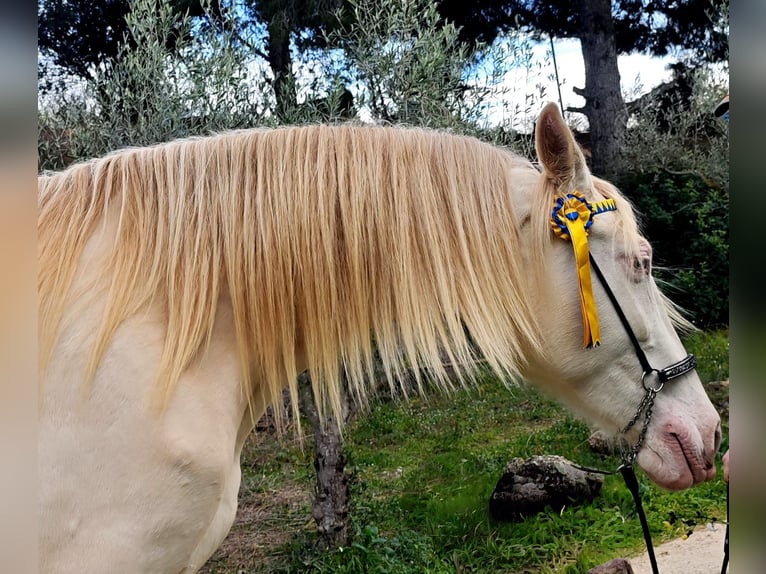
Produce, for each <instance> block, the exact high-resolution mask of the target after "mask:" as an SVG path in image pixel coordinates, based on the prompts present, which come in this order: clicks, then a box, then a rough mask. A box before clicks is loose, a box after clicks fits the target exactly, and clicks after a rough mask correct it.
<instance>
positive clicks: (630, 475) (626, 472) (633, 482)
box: [619, 464, 660, 574]
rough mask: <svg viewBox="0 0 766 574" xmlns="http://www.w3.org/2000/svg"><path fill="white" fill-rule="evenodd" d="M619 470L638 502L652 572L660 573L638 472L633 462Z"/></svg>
mask: <svg viewBox="0 0 766 574" xmlns="http://www.w3.org/2000/svg"><path fill="white" fill-rule="evenodd" d="M619 470H620V474H621V475H622V479H623V480H624V481H625V486H627V487H628V490H630V493H631V494H632V495H633V501H634V502H635V503H636V512H637V513H638V519H639V520H640V521H641V530H642V532H643V533H644V542H646V551H647V552H648V553H649V562H651V564H652V572H653V573H654V574H659V571H660V569H659V567H658V566H657V558H656V556H655V555H654V545H653V544H652V535H651V534H650V533H649V523H648V522H647V521H646V514H645V513H644V506H643V504H641V496H640V495H639V493H638V479H637V478H636V472H635V471H634V470H633V465H632V464H630V465H622V466H621V467H620V469H619Z"/></svg>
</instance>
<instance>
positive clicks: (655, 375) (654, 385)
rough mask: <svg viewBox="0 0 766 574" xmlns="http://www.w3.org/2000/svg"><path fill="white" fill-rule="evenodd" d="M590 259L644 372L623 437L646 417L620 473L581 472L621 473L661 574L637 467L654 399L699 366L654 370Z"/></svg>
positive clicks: (690, 358) (685, 363)
mask: <svg viewBox="0 0 766 574" xmlns="http://www.w3.org/2000/svg"><path fill="white" fill-rule="evenodd" d="M588 256H589V257H590V263H591V266H592V268H593V270H594V271H595V272H596V276H597V277H598V279H599V281H600V282H601V286H602V287H603V288H604V291H606V294H607V296H608V297H609V300H610V301H611V302H612V305H613V306H614V310H615V311H616V312H617V316H618V317H619V318H620V322H621V323H622V326H623V327H624V328H625V332H626V333H627V334H628V338H630V342H631V343H632V344H633V348H634V350H635V351H636V357H637V358H638V362H639V363H640V364H641V368H642V369H643V371H644V372H643V375H641V384H642V386H643V387H644V397H643V398H642V399H641V402H640V403H639V405H638V408H637V409H636V414H635V415H633V418H632V419H631V420H630V421H629V422H628V424H627V425H625V427H623V428H622V430H621V431H620V432H621V433H622V434H625V433H627V432H628V431H629V430H630V429H631V428H632V427H633V426H634V425H635V424H636V423H637V422H638V420H639V419H640V418H641V415H642V414H643V415H644V422H643V424H642V426H641V431H640V432H639V435H638V440H637V441H636V444H635V445H633V447H632V448H631V449H630V450H629V451H627V452H623V453H622V464H620V466H619V467H618V468H617V470H614V471H603V470H597V469H592V468H585V467H579V468H581V469H582V470H586V471H588V472H598V473H599V474H617V473H618V472H619V473H620V474H621V475H622V478H623V480H624V481H625V485H626V486H627V487H628V490H630V493H631V495H632V496H633V500H634V501H635V503H636V511H637V513H638V518H639V520H640V521H641V530H642V531H643V534H644V541H645V542H646V549H647V551H648V554H649V561H650V562H651V564H652V572H653V573H654V574H658V573H659V568H658V567H657V558H656V557H655V555H654V546H653V545H652V537H651V534H650V533H649V524H648V523H647V521H646V514H645V513H644V508H643V505H642V504H641V496H640V495H639V492H638V479H637V478H636V473H635V471H634V470H633V463H634V462H635V460H636V457H637V456H638V451H639V450H641V447H642V446H643V444H644V438H645V437H646V431H647V429H648V428H649V423H650V422H651V419H652V409H653V408H654V399H655V397H656V396H657V393H659V392H660V391H661V390H662V389H663V387H664V386H665V383H666V382H668V381H671V380H673V379H675V378H677V377H680V376H681V375H685V374H686V373H688V372H689V371H692V370H694V368H695V367H696V366H697V359H696V357H695V356H694V355H691V354H689V355H687V356H686V358H684V359H682V360H680V361H678V362H677V363H673V364H672V365H670V366H668V367H665V368H664V369H656V368H654V367H652V365H651V364H650V363H649V359H648V358H647V356H646V353H644V350H643V349H642V348H641V344H640V343H639V342H638V338H637V337H636V334H635V333H634V332H633V328H632V327H631V326H630V323H629V322H628V319H627V317H626V316H625V313H624V312H623V310H622V307H620V304H619V302H618V301H617V297H615V295H614V292H613V291H612V289H611V288H610V287H609V283H607V281H606V278H605V277H604V274H603V273H602V272H601V269H599V267H598V265H597V264H596V260H595V259H593V255H592V254H590V253H589V254H588Z"/></svg>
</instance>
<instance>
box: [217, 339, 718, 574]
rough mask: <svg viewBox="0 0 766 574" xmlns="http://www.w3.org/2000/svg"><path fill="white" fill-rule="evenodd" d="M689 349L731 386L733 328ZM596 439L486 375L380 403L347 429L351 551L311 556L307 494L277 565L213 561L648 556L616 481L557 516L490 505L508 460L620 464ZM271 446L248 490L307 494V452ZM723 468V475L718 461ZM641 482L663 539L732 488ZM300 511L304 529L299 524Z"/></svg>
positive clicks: (595, 560) (549, 562)
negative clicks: (512, 515) (506, 517)
mask: <svg viewBox="0 0 766 574" xmlns="http://www.w3.org/2000/svg"><path fill="white" fill-rule="evenodd" d="M685 343H686V346H687V348H688V349H689V350H690V352H693V353H695V354H696V355H697V356H698V359H699V368H698V372H699V373H700V376H701V378H702V379H703V382H705V383H714V382H715V381H720V380H725V379H727V378H728V333H727V332H726V331H721V332H715V333H700V334H695V335H694V336H692V337H690V338H688V339H687V340H686V341H685ZM706 388H708V391H709V394H710V396H711V400H712V401H713V402H714V404H716V406H717V407H719V410H720V411H721V412H722V415H723V416H722V418H723V427H724V444H723V446H722V450H721V453H723V452H725V449H726V448H728V387H726V386H725V385H720V384H719V385H716V384H710V385H707V387H706ZM589 435H590V429H589V428H588V426H587V425H585V424H584V423H582V422H581V421H579V420H577V419H575V418H573V417H572V416H571V415H569V414H568V413H567V412H566V411H565V410H563V409H562V408H561V407H559V406H558V404H557V403H555V402H554V401H552V400H550V399H549V398H547V397H544V396H542V395H541V394H540V393H539V392H537V391H536V390H534V389H533V388H528V387H518V388H514V389H512V390H510V391H509V390H508V389H507V388H506V387H505V386H504V385H503V384H502V382H500V381H498V380H497V379H495V378H494V377H491V376H485V377H483V378H482V379H481V380H480V382H479V385H478V386H477V387H476V388H474V389H471V390H466V391H461V392H457V393H454V394H452V395H450V396H444V395H442V396H434V397H429V398H428V399H423V398H418V399H415V400H411V401H408V402H397V401H391V400H380V401H378V402H377V403H376V404H375V405H374V406H373V408H372V409H371V412H370V413H369V414H368V415H366V416H364V417H360V418H358V419H357V420H356V421H355V422H353V423H352V424H351V426H350V428H349V429H348V434H347V442H346V452H347V456H348V461H349V464H348V467H347V470H348V471H349V472H350V475H351V488H352V509H351V519H352V529H353V531H354V533H355V535H354V538H353V541H352V543H351V544H350V545H349V546H348V547H346V548H342V549H338V550H336V551H333V552H319V551H316V550H314V546H313V542H314V541H315V533H314V531H313V528H312V525H311V521H310V517H309V514H310V503H309V500H310V499H309V498H308V497H307V498H305V499H304V500H303V502H302V506H301V505H298V506H297V507H294V508H291V509H289V512H287V513H286V514H285V515H284V516H285V520H284V522H285V525H287V523H291V524H292V526H293V528H294V529H293V531H292V533H290V534H289V535H287V536H288V541H287V542H285V543H283V544H281V545H276V546H275V547H273V548H272V549H271V551H270V552H271V554H270V557H271V558H270V559H267V560H265V561H261V562H260V563H259V564H250V565H248V566H246V567H244V568H243V567H242V565H239V566H237V565H227V564H225V563H221V562H218V563H217V566H216V568H212V569H209V570H208V571H209V572H284V573H288V572H317V573H322V572H328V573H329V572H332V573H337V574H343V573H392V574H395V573H402V574H410V573H412V574H414V573H447V572H449V573H456V572H457V573H467V572H476V573H484V572H515V573H526V572H528V573H533V572H534V573H540V574H545V573H549V572H564V573H570V574H575V573H585V572H586V571H587V570H588V569H589V568H592V567H593V566H596V565H598V564H601V563H603V562H605V561H607V560H609V559H611V558H616V557H620V556H627V555H630V554H632V553H636V552H640V551H642V550H643V538H642V534H641V528H640V524H639V522H638V518H637V517H636V515H635V507H634V504H633V500H632V498H631V496H630V493H629V492H628V490H627V489H626V488H625V487H624V485H623V484H622V480H621V478H620V477H618V476H615V477H612V476H608V477H606V478H605V481H604V486H603V489H602V493H601V495H600V496H599V497H597V498H596V499H595V500H594V501H593V502H592V503H591V504H589V505H586V506H577V507H571V508H564V509H563V510H561V511H559V509H548V510H547V511H545V512H543V513H541V514H539V515H536V516H534V517H530V518H528V519H526V520H524V521H522V522H517V523H513V524H510V523H500V522H495V521H493V520H492V519H491V518H490V517H489V513H488V500H489V497H490V495H491V493H492V491H493V489H494V487H495V485H496V483H497V481H498V479H499V478H500V476H501V474H502V472H503V469H504V467H505V465H506V464H507V463H508V461H509V460H510V459H511V458H513V457H523V458H526V457H529V456H532V455H535V454H560V455H562V456H564V457H566V458H568V459H570V460H573V461H577V462H578V463H580V464H586V465H593V466H597V467H601V468H615V467H616V466H617V465H618V464H619V461H618V460H617V458H616V457H609V456H602V455H597V454H594V453H593V452H591V451H590V449H589V447H588V443H587V439H588V436H589ZM263 446H264V445H261V448H260V449H258V454H256V452H255V451H252V452H251V451H248V453H247V454H246V456H245V457H244V460H243V492H244V493H245V494H246V493H247V492H252V491H253V490H255V491H256V492H257V491H258V489H261V490H262V491H264V492H276V489H278V488H279V487H280V485H293V487H295V486H299V485H302V486H303V488H305V492H307V493H309V492H311V489H312V481H313V473H312V461H311V453H310V449H306V450H305V451H301V450H300V449H299V448H298V447H297V446H289V444H288V446H285V445H284V444H279V445H278V444H277V443H274V444H272V445H271V446H267V447H266V448H265V452H264V448H263ZM251 457H255V459H252V458H251ZM248 459H251V461H248ZM253 461H254V462H253ZM718 464H719V477H720V457H719V462H718ZM638 475H639V481H640V485H641V490H642V500H643V504H644V508H645V510H646V513H647V516H648V519H649V522H650V528H651V531H652V536H653V539H654V541H655V544H660V543H661V542H662V541H664V540H667V539H670V538H674V537H678V536H680V535H684V534H686V533H687V532H689V531H691V530H693V529H694V528H695V527H698V526H701V525H704V524H705V523H707V522H711V521H712V522H714V521H723V520H725V518H726V498H725V497H726V489H725V485H724V483H723V481H722V480H720V478H719V479H716V480H714V481H712V482H710V483H706V484H704V485H700V486H698V487H695V488H693V489H690V490H687V491H683V492H679V493H668V492H665V491H663V490H661V489H659V488H658V487H656V486H655V485H653V484H652V483H650V482H649V481H648V479H647V478H646V477H645V476H644V475H643V473H642V472H641V471H640V470H638ZM241 498H242V496H241ZM301 512H305V514H303V516H304V517H305V522H303V527H302V528H295V526H296V522H300V520H299V519H298V516H300V515H301ZM291 517H292V518H291ZM274 522H279V521H278V520H275V521H274ZM271 527H272V528H278V526H277V525H276V524H271ZM218 567H220V569H218Z"/></svg>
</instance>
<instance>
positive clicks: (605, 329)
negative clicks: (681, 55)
mask: <svg viewBox="0 0 766 574" xmlns="http://www.w3.org/2000/svg"><path fill="white" fill-rule="evenodd" d="M536 146H537V152H538V156H539V159H540V162H541V166H542V172H540V171H538V170H537V169H535V167H534V166H533V165H532V164H530V163H528V162H527V161H525V160H522V159H520V158H519V157H517V156H515V155H513V154H512V153H510V152H508V151H506V150H502V149H497V148H495V147H492V146H489V145H487V144H484V143H481V142H479V141H478V140H476V139H472V138H468V137H459V136H454V135H448V134H446V133H438V132H433V131H425V130H419V129H404V128H389V127H386V128H383V127H359V126H356V127H353V126H311V127H293V128H283V129H277V130H247V131H239V132H234V133H228V134H223V135H218V136H215V137H210V138H203V139H187V140H181V141H175V142H171V143H168V144H163V145H158V146H154V147H148V148H143V149H130V150H125V151H121V152H119V153H115V154H112V155H109V156H107V157H105V158H102V159H98V160H94V161H90V162H87V163H82V164H79V165H75V166H73V167H71V168H69V169H67V170H66V171H64V172H62V173H57V174H54V175H48V176H41V177H40V178H39V203H40V213H39V297H40V325H39V332H40V370H41V379H40V380H41V389H40V396H41V400H40V423H39V427H40V437H39V473H40V476H39V479H40V480H39V484H40V519H39V520H40V522H39V524H40V552H41V565H42V569H43V571H45V572H61V573H72V574H74V573H76V574H85V573H98V574H103V573H105V572H109V573H111V574H113V573H119V572H126V573H131V574H135V573H139V572H169V573H174V574H175V573H178V572H193V571H195V570H197V569H198V568H199V567H200V566H201V565H202V564H204V562H205V561H206V560H207V559H208V557H209V556H210V555H211V554H212V553H213V552H214V551H215V550H216V548H217V547H218V546H219V544H220V543H221V542H222V540H223V539H224V537H225V536H226V534H227V532H228V530H229V528H230V526H231V524H232V522H233V520H234V515H235V510H236V506H237V491H238V488H239V483H240V467H239V464H240V461H239V458H240V452H241V449H242V445H243V442H244V441H245V438H246V437H247V436H248V433H250V431H251V429H252V428H253V423H254V421H255V420H257V419H258V418H259V416H260V415H261V414H262V413H263V412H264V410H265V409H266V407H267V405H268V404H270V403H272V402H274V401H275V400H279V398H280V397H281V390H282V389H283V388H285V387H287V388H289V390H290V391H291V392H292V393H293V394H295V392H296V378H297V375H298V374H299V373H300V372H301V371H303V370H304V369H307V368H308V369H310V372H311V373H312V381H313V385H314V393H315V396H316V397H317V401H318V404H319V406H320V407H321V408H322V410H323V412H324V413H329V414H333V413H337V411H338V409H339V408H340V403H339V396H340V394H339V393H340V391H339V381H341V380H343V379H344V378H345V379H346V380H347V381H348V385H349V389H350V392H351V394H352V395H353V396H354V397H355V398H356V399H357V400H361V401H364V398H365V396H366V388H367V387H366V386H365V385H366V381H367V380H369V377H367V374H368V373H371V372H372V371H373V347H375V348H376V349H377V351H378V352H379V354H380V357H381V360H382V363H383V366H384V370H385V372H386V373H387V377H388V379H389V382H390V384H391V385H395V384H396V383H395V381H397V380H399V378H398V376H399V375H401V374H402V373H403V372H404V370H405V369H407V370H414V371H415V372H416V373H425V375H424V376H427V377H428V378H429V379H430V380H433V381H435V382H436V383H437V384H440V385H442V386H449V385H450V384H451V383H450V379H448V378H447V375H446V373H445V371H444V368H443V367H442V362H443V358H444V357H445V356H447V357H449V359H450V361H451V362H452V363H454V364H462V365H471V364H473V363H475V361H476V359H477V358H479V357H481V358H482V359H483V360H485V361H486V362H488V363H489V364H490V365H491V366H492V367H493V368H494V369H496V370H497V372H499V373H500V374H502V375H504V376H512V377H518V376H522V377H525V378H527V379H528V380H530V381H532V382H533V383H535V384H537V385H539V386H540V387H542V388H543V389H546V390H547V391H549V392H550V393H552V394H553V395H555V396H557V397H559V398H560V399H561V400H562V401H563V402H565V403H566V404H568V405H570V406H571V407H572V408H573V409H575V410H576V411H578V412H579V413H581V414H582V415H584V416H585V417H587V418H588V419H589V420H590V421H592V422H593V423H597V424H599V425H600V426H602V427H603V428H605V429H608V430H610V431H615V430H617V429H622V428H624V427H625V425H626V423H627V422H628V421H629V420H630V419H631V418H632V417H633V416H634V414H635V413H636V408H637V405H638V404H639V403H640V401H641V400H642V397H643V396H644V391H643V388H642V368H641V365H640V364H639V362H638V361H637V360H636V354H635V352H634V350H633V348H632V346H631V342H630V340H629V337H628V335H627V334H626V330H625V328H624V326H623V325H622V324H621V322H620V320H619V319H618V317H617V315H616V312H615V308H614V306H612V305H610V302H609V301H608V300H607V298H606V295H605V292H604V289H603V288H602V287H601V286H600V283H598V282H597V281H594V282H593V284H592V285H590V286H588V285H584V284H583V281H586V283H587V281H589V279H588V278H587V277H585V276H584V275H582V274H581V273H579V272H578V269H577V264H580V263H582V261H581V258H580V256H578V258H577V264H576V261H575V257H574V256H573V249H572V242H567V241H562V240H561V239H560V238H558V237H556V235H555V234H554V233H553V232H552V231H551V225H550V220H551V214H552V208H553V206H554V204H555V203H556V201H557V199H558V198H566V197H567V195H568V194H570V193H573V192H575V191H576V192H579V193H580V194H581V195H580V196H577V197H580V198H581V199H582V200H583V202H584V204H585V205H586V206H588V207H589V208H590V207H592V206H594V205H596V206H602V205H608V206H609V209H607V210H605V211H604V212H603V213H599V214H598V216H597V217H596V218H595V219H594V220H593V221H592V223H593V225H592V226H590V229H589V234H588V235H587V239H585V238H584V237H580V240H581V241H583V240H584V241H585V242H586V243H585V248H586V249H588V248H589V249H590V253H591V254H592V255H593V257H594V259H595V260H597V261H598V263H599V266H600V268H601V270H602V271H603V273H604V275H605V279H606V281H607V282H608V284H609V286H610V287H611V289H612V290H613V291H614V293H615V294H616V296H617V298H618V300H619V304H620V306H621V308H622V309H623V311H624V313H625V315H626V317H627V319H628V320H629V322H630V325H632V328H633V330H634V332H635V334H636V337H637V339H638V340H639V342H640V345H641V346H642V348H643V349H644V351H645V352H646V354H647V356H648V358H649V360H651V361H652V362H653V363H656V364H658V365H661V366H665V365H669V364H671V363H674V362H676V361H678V360H679V359H681V358H682V357H684V356H685V351H684V349H683V347H682V344H681V342H680V340H679V338H678V336H677V334H676V332H675V330H674V326H673V323H672V322H671V318H672V317H674V313H673V311H672V307H671V306H670V305H669V304H668V303H667V302H666V301H665V299H664V298H663V297H662V295H661V294H660V292H659V291H658V289H657V287H656V286H655V284H654V282H653V281H652V278H651V274H650V255H651V251H650V249H649V248H648V244H647V243H646V241H645V240H643V239H642V238H641V236H640V235H639V233H638V230H637V226H636V221H635V219H634V215H633V213H632V211H631V207H630V205H629V203H628V202H627V201H626V200H625V199H624V198H623V197H622V196H621V195H620V194H619V192H618V191H617V190H616V189H615V188H614V187H613V186H611V185H610V184H608V183H606V182H605V181H602V180H600V179H597V178H595V177H592V176H591V175H590V173H589V172H588V170H587V167H586V164H585V161H584V158H583V155H582V154H581V152H580V151H579V148H578V146H577V145H576V143H575V141H574V139H573V137H572V135H571V133H570V131H569V129H568V128H567V127H566V125H565V124H564V122H563V120H562V118H561V116H560V114H559V112H558V109H557V108H556V107H555V106H553V105H552V104H549V105H548V106H547V107H545V108H544V110H543V111H542V113H541V115H540V117H539V120H538V124H537V129H536ZM573 197H574V196H573ZM580 255H581V254H580ZM581 292H584V293H585V295H580V293H581ZM589 297H590V298H591V299H592V300H590V301H588V298H589ZM583 301H584V302H583ZM586 308H587V309H586ZM586 310H587V315H588V317H589V319H588V321H589V323H588V324H587V325H585V327H586V328H587V331H588V332H586V343H588V342H590V343H597V342H598V339H599V338H600V340H601V344H600V345H598V346H596V345H593V348H589V349H586V348H584V345H583V328H584V322H583V316H584V315H585V314H586ZM596 310H597V312H596ZM676 319H677V317H676ZM599 332H600V335H599ZM342 374H345V377H343V376H342ZM469 379H470V370H468V369H466V371H465V372H464V379H463V380H469ZM297 403H298V401H293V404H294V405H295V404H297ZM718 426H719V418H718V415H717V413H716V411H715V409H714V408H713V406H712V405H711V403H710V402H709V400H708V398H707V396H706V394H705V392H704V390H703V387H702V385H701V384H700V381H699V380H698V377H697V375H696V374H695V373H694V372H693V371H691V372H688V373H686V374H684V375H683V376H681V377H679V378H678V379H677V380H674V381H672V383H669V384H668V385H666V388H665V390H663V392H662V393H661V394H660V395H659V396H658V397H657V401H656V404H655V405H654V413H653V417H652V419H651V424H650V425H649V427H648V432H647V434H646V439H645V446H644V448H642V449H641V451H640V453H639V456H638V463H639V465H640V466H641V467H642V468H643V469H644V470H645V472H646V473H647V474H648V476H649V477H650V478H651V479H652V480H654V481H655V482H656V483H657V484H659V485H661V486H663V487H666V488H668V489H682V488H686V487H690V486H692V485H693V484H696V483H699V482H702V481H705V480H709V479H710V478H712V477H713V475H714V474H715V466H714V464H713V461H714V456H715V453H716V451H717V449H718V441H719V438H718V437H719V432H720V431H719V430H718ZM638 427H640V425H636V426H635V427H634V428H633V429H631V430H630V431H629V432H628V437H627V438H629V439H630V440H635V438H636V436H637V433H638V430H639V429H638Z"/></svg>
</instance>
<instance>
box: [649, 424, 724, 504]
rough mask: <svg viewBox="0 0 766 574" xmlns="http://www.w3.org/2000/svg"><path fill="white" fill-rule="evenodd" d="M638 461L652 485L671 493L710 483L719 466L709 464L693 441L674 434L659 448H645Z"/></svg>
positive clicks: (665, 437)
mask: <svg viewBox="0 0 766 574" xmlns="http://www.w3.org/2000/svg"><path fill="white" fill-rule="evenodd" d="M636 461H637V462H638V465H639V466H640V467H641V468H642V469H643V471H644V472H645V473H646V475H647V476H648V477H649V479H650V480H651V481H652V482H654V483H655V484H657V485H658V486H660V487H661V488H664V489H666V490H671V491H676V490H685V489H687V488H691V487H692V486H695V485H697V484H700V483H703V482H707V481H708V480H712V479H713V478H714V477H715V474H716V467H715V464H712V463H710V462H706V461H705V459H704V457H703V456H701V455H700V454H699V449H697V448H695V447H694V445H693V444H691V441H689V440H683V438H682V437H680V436H679V435H676V434H673V433H667V434H666V435H664V436H663V437H662V439H661V440H660V442H659V445H658V447H657V448H652V446H651V445H645V446H644V448H643V449H641V451H639V453H638V457H637V459H636Z"/></svg>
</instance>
